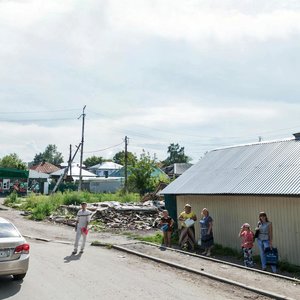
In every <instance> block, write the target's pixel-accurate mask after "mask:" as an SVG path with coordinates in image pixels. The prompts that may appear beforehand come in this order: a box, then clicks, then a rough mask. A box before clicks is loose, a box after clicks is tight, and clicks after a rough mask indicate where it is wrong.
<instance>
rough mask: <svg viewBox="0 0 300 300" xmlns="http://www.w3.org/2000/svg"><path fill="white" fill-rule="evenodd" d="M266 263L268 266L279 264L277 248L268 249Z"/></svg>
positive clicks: (266, 250)
mask: <svg viewBox="0 0 300 300" xmlns="http://www.w3.org/2000/svg"><path fill="white" fill-rule="evenodd" d="M265 256H266V263H267V265H277V264H278V250H277V248H272V249H271V248H269V247H268V248H266V249H265Z"/></svg>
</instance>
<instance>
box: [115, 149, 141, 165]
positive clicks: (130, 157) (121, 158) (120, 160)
mask: <svg viewBox="0 0 300 300" xmlns="http://www.w3.org/2000/svg"><path fill="white" fill-rule="evenodd" d="M136 161H137V157H136V156H135V155H134V154H133V153H131V152H127V165H128V166H134V164H135V163H136ZM113 162H115V163H116V164H119V165H122V166H124V165H125V151H124V150H123V151H120V152H118V153H116V154H115V156H114V157H113Z"/></svg>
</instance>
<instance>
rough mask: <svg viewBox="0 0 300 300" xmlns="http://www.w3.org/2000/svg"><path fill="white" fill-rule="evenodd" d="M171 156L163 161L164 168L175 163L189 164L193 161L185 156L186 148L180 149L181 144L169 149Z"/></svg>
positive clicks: (171, 145) (173, 145) (172, 145)
mask: <svg viewBox="0 0 300 300" xmlns="http://www.w3.org/2000/svg"><path fill="white" fill-rule="evenodd" d="M168 154H169V156H168V157H167V158H166V159H165V160H164V161H163V165H164V166H169V165H171V164H175V163H187V162H189V161H190V160H191V159H190V158H189V157H188V156H186V155H185V154H184V147H180V146H179V144H174V143H172V144H170V146H169V147H168Z"/></svg>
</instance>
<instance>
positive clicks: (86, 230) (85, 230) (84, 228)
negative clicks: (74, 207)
mask: <svg viewBox="0 0 300 300" xmlns="http://www.w3.org/2000/svg"><path fill="white" fill-rule="evenodd" d="M81 233H83V234H85V235H87V234H88V233H89V230H88V229H87V228H86V227H82V228H81Z"/></svg>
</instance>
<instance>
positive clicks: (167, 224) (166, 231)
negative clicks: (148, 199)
mask: <svg viewBox="0 0 300 300" xmlns="http://www.w3.org/2000/svg"><path fill="white" fill-rule="evenodd" d="M159 225H160V226H161V227H160V228H161V229H162V231H163V235H164V241H163V243H164V245H165V246H166V247H171V235H172V231H173V225H174V220H173V219H172V218H171V217H170V216H169V212H168V211H167V210H166V209H165V210H163V211H162V217H161V219H160V224H159Z"/></svg>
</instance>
